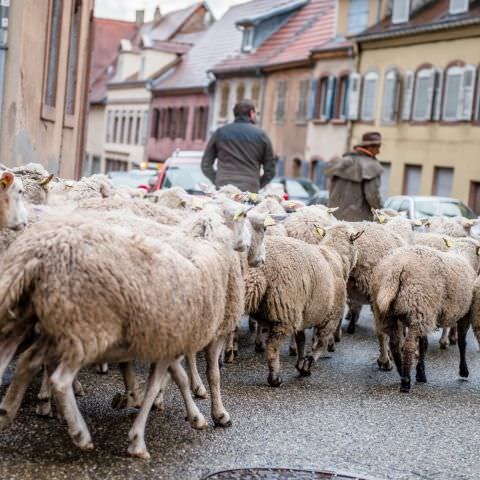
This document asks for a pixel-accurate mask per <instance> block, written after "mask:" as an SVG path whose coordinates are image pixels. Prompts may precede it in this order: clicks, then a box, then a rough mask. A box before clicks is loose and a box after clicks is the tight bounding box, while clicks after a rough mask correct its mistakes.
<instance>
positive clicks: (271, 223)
mask: <svg viewBox="0 0 480 480" xmlns="http://www.w3.org/2000/svg"><path fill="white" fill-rule="evenodd" d="M276 224H277V222H276V221H275V219H274V218H273V217H272V216H271V215H267V216H266V217H265V220H264V221H263V226H264V227H273V226H274V225H276Z"/></svg>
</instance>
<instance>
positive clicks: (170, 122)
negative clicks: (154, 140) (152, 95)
mask: <svg viewBox="0 0 480 480" xmlns="http://www.w3.org/2000/svg"><path fill="white" fill-rule="evenodd" d="M175 113H176V112H175V110H174V109H173V108H167V130H166V136H167V137H168V138H170V140H175V137H176V135H177V131H176V130H177V125H176V115H175ZM163 136H164V135H161V137H163Z"/></svg>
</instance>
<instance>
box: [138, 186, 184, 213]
mask: <svg viewBox="0 0 480 480" xmlns="http://www.w3.org/2000/svg"><path fill="white" fill-rule="evenodd" d="M147 198H149V199H151V200H152V201H153V202H154V203H155V204H157V205H162V206H164V207H168V208H172V209H184V208H186V207H187V206H189V204H190V203H191V201H192V200H191V195H189V194H188V193H187V192H186V191H185V190H184V189H183V188H181V187H171V188H168V189H166V190H158V191H156V192H154V193H152V194H149V195H148V197H147Z"/></svg>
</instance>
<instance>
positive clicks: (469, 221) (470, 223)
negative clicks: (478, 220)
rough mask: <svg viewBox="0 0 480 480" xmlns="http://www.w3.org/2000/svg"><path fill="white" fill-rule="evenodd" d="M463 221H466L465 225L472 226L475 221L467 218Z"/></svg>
mask: <svg viewBox="0 0 480 480" xmlns="http://www.w3.org/2000/svg"><path fill="white" fill-rule="evenodd" d="M465 223H466V224H467V225H470V226H472V225H473V224H474V223H475V220H467V221H466V222H465Z"/></svg>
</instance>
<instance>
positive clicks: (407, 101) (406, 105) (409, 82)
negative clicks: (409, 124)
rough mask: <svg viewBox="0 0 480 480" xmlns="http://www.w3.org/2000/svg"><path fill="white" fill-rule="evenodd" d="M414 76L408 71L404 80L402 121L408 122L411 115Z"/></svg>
mask: <svg viewBox="0 0 480 480" xmlns="http://www.w3.org/2000/svg"><path fill="white" fill-rule="evenodd" d="M414 78H415V74H414V73H413V72H412V71H408V72H407V73H406V74H405V78H404V88H403V102H402V120H405V121H408V120H410V116H411V114H412V97H413V82H414Z"/></svg>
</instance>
